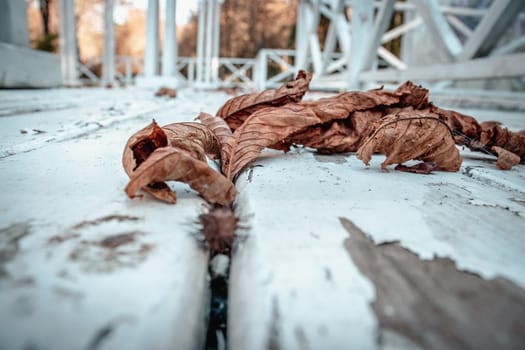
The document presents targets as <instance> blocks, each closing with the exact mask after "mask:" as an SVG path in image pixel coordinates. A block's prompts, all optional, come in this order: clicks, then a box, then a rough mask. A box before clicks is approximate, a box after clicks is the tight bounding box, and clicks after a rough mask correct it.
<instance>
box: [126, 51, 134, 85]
mask: <svg viewBox="0 0 525 350" xmlns="http://www.w3.org/2000/svg"><path fill="white" fill-rule="evenodd" d="M124 59H125V64H126V85H131V84H132V83H133V71H132V62H131V60H132V58H131V57H130V56H126V57H125V58H124Z"/></svg>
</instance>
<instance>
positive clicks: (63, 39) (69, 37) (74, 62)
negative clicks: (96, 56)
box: [60, 0, 79, 86]
mask: <svg viewBox="0 0 525 350" xmlns="http://www.w3.org/2000/svg"><path fill="white" fill-rule="evenodd" d="M75 22H76V20H75V2H74V0H60V64H61V70H62V83H63V84H64V85H66V86H74V85H78V84H79V80H78V69H77V66H78V55H77V31H76V23H75Z"/></svg>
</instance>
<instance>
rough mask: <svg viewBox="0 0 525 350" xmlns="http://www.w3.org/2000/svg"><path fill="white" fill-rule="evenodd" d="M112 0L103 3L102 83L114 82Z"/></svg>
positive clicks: (111, 83) (112, 83)
mask: <svg viewBox="0 0 525 350" xmlns="http://www.w3.org/2000/svg"><path fill="white" fill-rule="evenodd" d="M113 8H114V0H106V1H105V3H104V55H103V58H102V84H104V85H106V86H113V85H114V84H115V25H114V23H113Z"/></svg>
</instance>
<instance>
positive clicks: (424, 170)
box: [394, 162, 439, 175]
mask: <svg viewBox="0 0 525 350" xmlns="http://www.w3.org/2000/svg"><path fill="white" fill-rule="evenodd" d="M394 170H397V171H402V172H405V173H414V174H425V175H428V174H432V172H433V171H436V170H439V166H438V165H437V164H436V163H434V162H421V163H417V164H415V165H412V166H406V165H403V164H398V165H396V167H395V168H394Z"/></svg>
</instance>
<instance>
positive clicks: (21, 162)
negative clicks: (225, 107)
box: [0, 91, 226, 349]
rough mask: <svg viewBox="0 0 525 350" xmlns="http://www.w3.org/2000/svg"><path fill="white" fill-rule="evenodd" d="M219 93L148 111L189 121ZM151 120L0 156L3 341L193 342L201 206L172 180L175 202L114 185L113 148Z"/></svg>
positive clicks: (199, 326) (199, 312) (120, 173)
mask: <svg viewBox="0 0 525 350" xmlns="http://www.w3.org/2000/svg"><path fill="white" fill-rule="evenodd" d="M13 93H16V92H13ZM225 99H226V94H222V93H221V94H206V95H197V94H195V93H194V92H192V91H189V92H188V94H186V95H185V94H179V96H178V97H177V100H179V101H180V102H184V103H182V105H180V106H177V108H166V109H164V110H163V111H162V112H159V113H157V114H156V115H155V116H154V117H156V118H157V120H158V122H159V123H160V124H165V123H169V122H174V121H181V120H186V121H187V120H192V119H193V118H194V117H195V116H196V115H197V114H198V112H199V111H200V110H203V109H205V110H209V109H215V108H218V107H219V106H220V105H221V104H222V103H223V102H224V100H225ZM195 101H199V103H195ZM168 106H170V107H174V106H173V105H171V104H170V105H168ZM127 112H129V111H127ZM152 117H153V116H152V115H145V116H142V117H138V118H136V119H133V120H129V121H126V122H120V123H118V124H115V125H112V127H111V128H107V129H103V130H100V131H98V132H96V133H91V134H89V135H84V136H80V137H77V138H74V139H72V140H69V141H66V142H51V143H49V144H48V145H47V146H46V147H45V148H41V149H38V150H35V151H32V152H28V153H23V154H17V155H14V156H12V157H8V158H4V159H1V160H0V191H1V192H2V198H1V199H0V255H1V256H2V259H0V339H2V340H1V344H2V345H1V347H2V348H6V349H23V348H28V347H31V348H49V349H94V348H97V349H173V348H181V349H191V348H202V346H203V340H204V335H205V334H204V331H205V328H206V320H205V316H206V315H205V313H206V309H207V305H208V302H209V299H208V292H207V266H208V261H207V258H208V257H207V253H206V252H205V251H204V250H201V249H200V248H199V247H198V242H197V241H196V239H195V238H194V235H193V234H194V233H196V232H198V227H197V225H196V224H195V220H196V218H197V216H198V214H199V213H201V212H202V206H203V204H204V201H203V200H202V199H201V198H200V197H199V196H198V195H197V193H196V192H194V191H193V190H191V189H190V188H189V187H188V186H186V185H184V184H180V183H175V184H173V187H174V188H175V190H176V191H177V193H178V203H177V204H176V205H175V206H172V205H167V204H164V203H160V202H157V201H154V200H152V199H150V198H148V197H144V198H143V199H135V200H130V199H128V198H127V196H126V195H125V193H124V191H123V188H124V186H125V184H126V183H127V176H126V175H125V173H124V170H123V169H122V165H121V155H122V150H123V147H124V145H125V142H126V140H127V139H128V137H129V136H130V135H131V134H132V133H134V132H135V131H136V130H138V129H140V128H142V127H143V126H145V125H147V124H148V123H149V122H150V121H151V118H152ZM2 122H3V120H2V119H0V123H2ZM0 130H1V133H2V134H3V133H4V130H5V128H4V127H3V126H2V127H0ZM3 140H4V138H3V137H2V142H3ZM112 246H114V248H113V249H112V248H111V247H112Z"/></svg>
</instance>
